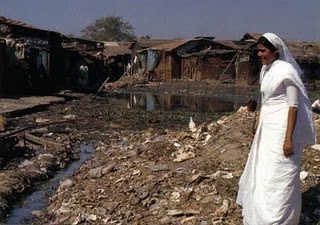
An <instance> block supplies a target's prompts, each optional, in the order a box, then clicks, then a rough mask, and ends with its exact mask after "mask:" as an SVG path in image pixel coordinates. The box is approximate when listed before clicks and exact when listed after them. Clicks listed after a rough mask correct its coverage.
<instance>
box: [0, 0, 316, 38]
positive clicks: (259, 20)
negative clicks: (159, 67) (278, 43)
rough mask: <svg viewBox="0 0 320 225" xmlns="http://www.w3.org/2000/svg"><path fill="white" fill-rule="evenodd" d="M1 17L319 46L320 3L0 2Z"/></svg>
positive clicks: (63, 28)
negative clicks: (273, 38)
mask: <svg viewBox="0 0 320 225" xmlns="http://www.w3.org/2000/svg"><path fill="white" fill-rule="evenodd" d="M0 15H1V16H4V17H6V18H10V19H16V20H21V21H23V22H25V23H27V24H30V25H33V26H35V27H38V28H41V29H47V30H51V31H56V32H60V33H62V34H65V35H68V34H73V35H75V36H80V35H81V29H83V28H85V27H86V26H88V25H89V24H91V23H93V22H94V21H95V20H96V19H99V18H102V17H106V16H120V17H122V18H123V20H124V21H126V22H129V24H131V25H132V26H133V28H134V33H135V35H136V36H138V37H141V36H145V35H149V36H151V38H160V39H172V38H184V39H191V38H194V37H196V36H213V37H216V39H219V40H239V39H241V38H242V36H243V35H244V34H245V33H248V32H258V33H264V32H273V33H276V34H277V35H279V36H280V37H282V38H284V39H286V40H290V41H317V42H320V1H319V0H268V1H262V0H0Z"/></svg>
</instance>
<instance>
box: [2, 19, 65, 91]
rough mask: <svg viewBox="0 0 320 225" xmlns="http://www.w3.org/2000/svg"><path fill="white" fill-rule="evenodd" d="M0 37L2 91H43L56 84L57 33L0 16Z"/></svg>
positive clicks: (58, 61)
mask: <svg viewBox="0 0 320 225" xmlns="http://www.w3.org/2000/svg"><path fill="white" fill-rule="evenodd" d="M0 37H1V38H2V39H4V40H5V43H6V46H5V49H6V50H5V60H2V61H0V63H1V65H2V66H3V67H4V71H3V72H2V75H3V77H2V81H3V82H2V83H1V85H2V90H4V92H6V93H8V92H15V93H16V92H19V93H28V92H37V93H38V92H46V91H48V90H50V89H53V88H54V87H56V86H58V85H59V84H60V80H61V78H62V77H61V73H60V72H61V71H60V70H59V68H61V67H59V65H60V64H61V57H60V56H61V54H62V48H61V37H62V36H61V34H59V33H56V32H53V31H47V30H43V29H39V28H35V27H33V26H31V25H28V24H26V23H23V22H21V21H18V20H12V19H7V18H5V17H0Z"/></svg>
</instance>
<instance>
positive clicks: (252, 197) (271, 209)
mask: <svg viewBox="0 0 320 225" xmlns="http://www.w3.org/2000/svg"><path fill="white" fill-rule="evenodd" d="M261 78H262V79H261V93H262V106H261V110H260V119H259V124H258V127H257V131H256V134H255V137H254V140H253V143H252V146H251V149H250V153H249V158H248V160H247V164H246V166H245V169H244V171H243V174H242V176H241V178H240V181H239V192H238V197H237V203H238V204H239V205H241V206H242V207H243V211H242V214H243V217H244V218H243V222H244V224H245V225H271V224H272V225H297V224H298V223H299V217H300V212H301V190H300V179H299V174H300V159H301V153H302V148H303V146H304V145H312V144H314V142H315V130H314V123H313V118H312V111H311V103H310V101H309V99H308V96H307V94H306V90H305V88H304V86H303V84H302V82H301V79H300V78H299V74H298V71H297V70H296V69H295V68H294V67H293V66H292V64H289V63H287V62H285V61H283V60H276V61H275V62H274V63H272V64H271V65H268V66H264V67H263V68H262V71H261ZM285 79H290V80H291V81H292V82H293V83H294V84H295V86H296V87H297V88H298V90H299V93H298V100H299V103H298V104H299V105H298V116H297V121H296V125H295V129H294V133H293V139H292V140H293V145H294V149H293V151H294V154H293V155H292V156H290V157H285V156H284V154H283V143H284V138H285V134H286V128H287V118H288V110H289V104H288V101H287V97H286V89H285V86H284V85H283V82H284V80H285Z"/></svg>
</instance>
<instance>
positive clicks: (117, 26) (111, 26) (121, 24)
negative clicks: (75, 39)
mask: <svg viewBox="0 0 320 225" xmlns="http://www.w3.org/2000/svg"><path fill="white" fill-rule="evenodd" d="M133 30H134V29H133V27H132V26H131V25H130V24H129V22H126V21H124V20H123V19H122V17H120V16H106V17H102V18H99V19H97V20H95V22H93V23H91V24H90V25H89V26H87V27H85V28H83V29H82V30H81V33H82V37H83V38H86V39H91V40H96V41H133V40H134V39H135V38H136V36H135V35H134V32H133Z"/></svg>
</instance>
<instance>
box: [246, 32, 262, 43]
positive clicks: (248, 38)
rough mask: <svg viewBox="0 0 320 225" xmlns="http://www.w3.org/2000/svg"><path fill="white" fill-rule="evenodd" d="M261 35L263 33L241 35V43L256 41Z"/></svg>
mask: <svg viewBox="0 0 320 225" xmlns="http://www.w3.org/2000/svg"><path fill="white" fill-rule="evenodd" d="M262 35H263V33H257V32H251V33H246V34H244V35H243V37H242V39H241V41H247V40H253V41H257V40H258V39H259V38H260V37H261V36H262Z"/></svg>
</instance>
